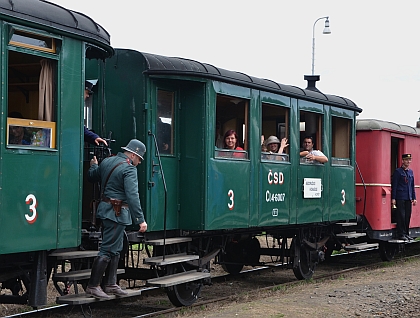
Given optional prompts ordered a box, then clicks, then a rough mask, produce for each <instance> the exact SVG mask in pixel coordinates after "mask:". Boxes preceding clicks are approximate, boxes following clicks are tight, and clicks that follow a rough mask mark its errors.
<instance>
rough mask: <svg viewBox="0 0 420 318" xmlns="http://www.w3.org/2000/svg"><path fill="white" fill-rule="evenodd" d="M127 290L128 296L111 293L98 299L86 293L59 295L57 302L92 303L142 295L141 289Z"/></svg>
mask: <svg viewBox="0 0 420 318" xmlns="http://www.w3.org/2000/svg"><path fill="white" fill-rule="evenodd" d="M125 291H126V292H127V293H128V295H126V296H115V295H109V298H107V299H97V298H94V297H92V296H91V295H87V294H85V293H83V294H72V295H65V296H59V297H57V299H56V302H57V304H67V305H84V304H90V303H94V302H99V301H108V300H112V299H117V298H127V297H133V296H140V295H141V290H132V289H126V290H125Z"/></svg>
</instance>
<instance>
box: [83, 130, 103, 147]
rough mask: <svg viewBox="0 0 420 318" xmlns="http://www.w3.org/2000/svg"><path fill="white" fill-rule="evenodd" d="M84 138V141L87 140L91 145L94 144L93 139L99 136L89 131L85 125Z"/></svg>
mask: <svg viewBox="0 0 420 318" xmlns="http://www.w3.org/2000/svg"><path fill="white" fill-rule="evenodd" d="M84 137H85V138H84V139H85V142H88V143H90V144H92V145H94V144H95V139H96V138H99V136H98V135H97V134H95V133H94V132H93V131H90V130H89V129H87V128H86V126H84Z"/></svg>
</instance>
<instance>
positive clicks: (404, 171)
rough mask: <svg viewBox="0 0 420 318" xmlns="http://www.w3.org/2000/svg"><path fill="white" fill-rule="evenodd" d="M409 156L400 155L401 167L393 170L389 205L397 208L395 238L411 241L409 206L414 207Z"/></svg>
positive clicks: (412, 175) (415, 201) (412, 178)
mask: <svg viewBox="0 0 420 318" xmlns="http://www.w3.org/2000/svg"><path fill="white" fill-rule="evenodd" d="M411 159H412V158H411V154H410V153H406V154H403V155H402V165H401V167H400V168H397V169H395V171H394V174H393V175H392V182H391V204H392V205H396V206H397V238H398V239H400V240H403V241H408V240H413V238H411V237H410V236H409V235H410V218H411V205H416V204H417V200H416V191H415V190H414V174H413V170H411V169H410V168H409V167H410V163H411Z"/></svg>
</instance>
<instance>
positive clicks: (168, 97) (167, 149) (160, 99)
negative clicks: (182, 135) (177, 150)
mask: <svg viewBox="0 0 420 318" xmlns="http://www.w3.org/2000/svg"><path fill="white" fill-rule="evenodd" d="M174 103H175V93H174V92H169V91H164V90H158V94H157V118H156V139H157V143H158V148H159V152H160V153H161V154H170V155H171V154H173V153H174V143H173V123H174Z"/></svg>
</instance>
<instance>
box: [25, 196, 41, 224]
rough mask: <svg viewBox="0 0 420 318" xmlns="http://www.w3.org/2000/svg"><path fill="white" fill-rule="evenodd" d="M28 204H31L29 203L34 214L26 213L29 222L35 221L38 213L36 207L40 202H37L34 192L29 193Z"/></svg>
mask: <svg viewBox="0 0 420 318" xmlns="http://www.w3.org/2000/svg"><path fill="white" fill-rule="evenodd" d="M31 201H32V204H31ZM26 204H30V205H29V211H31V212H32V215H31V216H29V214H25V218H26V220H27V221H28V223H29V224H32V223H35V221H36V218H37V214H36V207H37V205H38V202H36V198H35V196H34V195H33V194H29V195H28V196H27V197H26Z"/></svg>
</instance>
